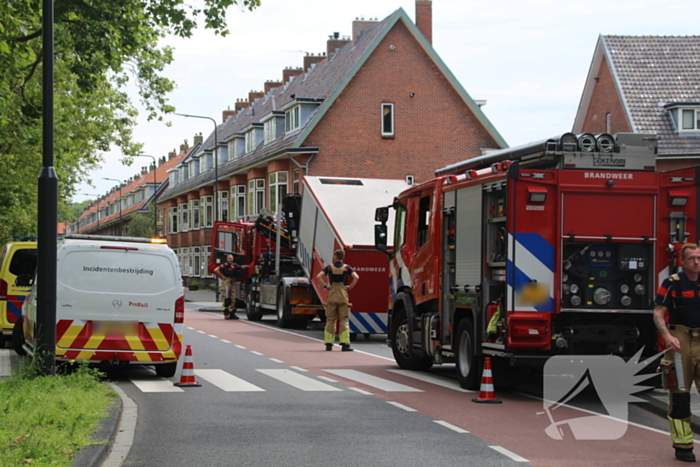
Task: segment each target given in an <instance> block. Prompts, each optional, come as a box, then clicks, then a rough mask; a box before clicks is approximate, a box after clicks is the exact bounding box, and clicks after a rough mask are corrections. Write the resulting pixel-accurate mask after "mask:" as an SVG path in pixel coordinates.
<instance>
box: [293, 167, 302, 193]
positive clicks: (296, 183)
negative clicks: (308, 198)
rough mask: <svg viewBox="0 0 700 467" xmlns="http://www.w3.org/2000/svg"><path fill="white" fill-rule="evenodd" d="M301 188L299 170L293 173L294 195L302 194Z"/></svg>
mask: <svg viewBox="0 0 700 467" xmlns="http://www.w3.org/2000/svg"><path fill="white" fill-rule="evenodd" d="M300 187H301V171H300V170H299V169H294V170H293V171H292V193H297V194H301V192H300V191H299V188H300Z"/></svg>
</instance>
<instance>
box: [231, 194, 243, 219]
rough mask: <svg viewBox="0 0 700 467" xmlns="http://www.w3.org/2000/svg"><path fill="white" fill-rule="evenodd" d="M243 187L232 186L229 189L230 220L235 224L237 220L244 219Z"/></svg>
mask: <svg viewBox="0 0 700 467" xmlns="http://www.w3.org/2000/svg"><path fill="white" fill-rule="evenodd" d="M245 188H246V187H245V185H233V186H232V187H231V220H232V221H233V222H235V221H236V220H237V219H240V218H242V217H245V215H246V212H245V200H246V189H245ZM241 203H242V204H241Z"/></svg>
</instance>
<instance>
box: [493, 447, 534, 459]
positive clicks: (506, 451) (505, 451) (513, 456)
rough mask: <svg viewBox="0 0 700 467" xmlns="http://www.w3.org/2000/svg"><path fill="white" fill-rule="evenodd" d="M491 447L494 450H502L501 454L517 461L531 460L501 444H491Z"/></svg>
mask: <svg viewBox="0 0 700 467" xmlns="http://www.w3.org/2000/svg"><path fill="white" fill-rule="evenodd" d="M489 447H490V448H491V449H493V450H494V451H497V452H500V453H501V454H503V455H505V456H508V457H510V458H511V459H513V460H514V461H515V462H530V461H529V460H527V459H525V458H524V457H521V456H519V455H517V454H516V453H514V452H512V451H509V450H507V449H506V448H502V447H501V446H489Z"/></svg>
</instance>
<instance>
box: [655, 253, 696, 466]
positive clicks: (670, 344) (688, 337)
mask: <svg viewBox="0 0 700 467" xmlns="http://www.w3.org/2000/svg"><path fill="white" fill-rule="evenodd" d="M681 263H682V265H683V270H682V271H681V272H679V273H677V274H673V275H671V276H669V277H667V278H666V279H665V280H664V281H663V283H662V284H661V286H660V287H659V290H658V292H657V294H656V298H655V299H654V303H655V304H656V306H655V308H654V324H655V325H656V329H657V330H658V331H659V334H660V335H661V337H663V339H664V341H665V342H666V346H667V350H666V354H665V355H664V358H663V360H662V361H661V365H662V367H663V368H664V374H663V376H664V378H663V379H664V387H665V388H666V389H668V390H669V404H668V420H669V423H670V425H671V439H672V441H673V447H674V449H675V451H676V459H678V460H681V461H685V462H695V454H693V431H692V429H691V427H690V418H691V413H690V392H689V391H690V387H691V386H692V384H693V381H694V382H695V387H696V388H700V366H699V365H698V364H700V277H699V276H700V247H698V245H696V244H695V243H686V244H685V245H683V247H682V248H681ZM667 313H668V316H669V320H668V325H667V324H666V319H665V317H666V314H667Z"/></svg>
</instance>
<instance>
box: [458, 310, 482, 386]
mask: <svg viewBox="0 0 700 467" xmlns="http://www.w3.org/2000/svg"><path fill="white" fill-rule="evenodd" d="M455 338H456V342H455V348H456V349H457V352H456V356H457V361H456V365H455V369H456V370H457V381H459V385H460V386H462V387H463V388H464V389H478V383H479V379H478V378H479V364H478V358H477V357H476V353H475V351H474V349H475V346H474V326H473V325H472V322H471V320H469V319H463V320H462V321H460V322H459V326H457V335H456V336H455Z"/></svg>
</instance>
